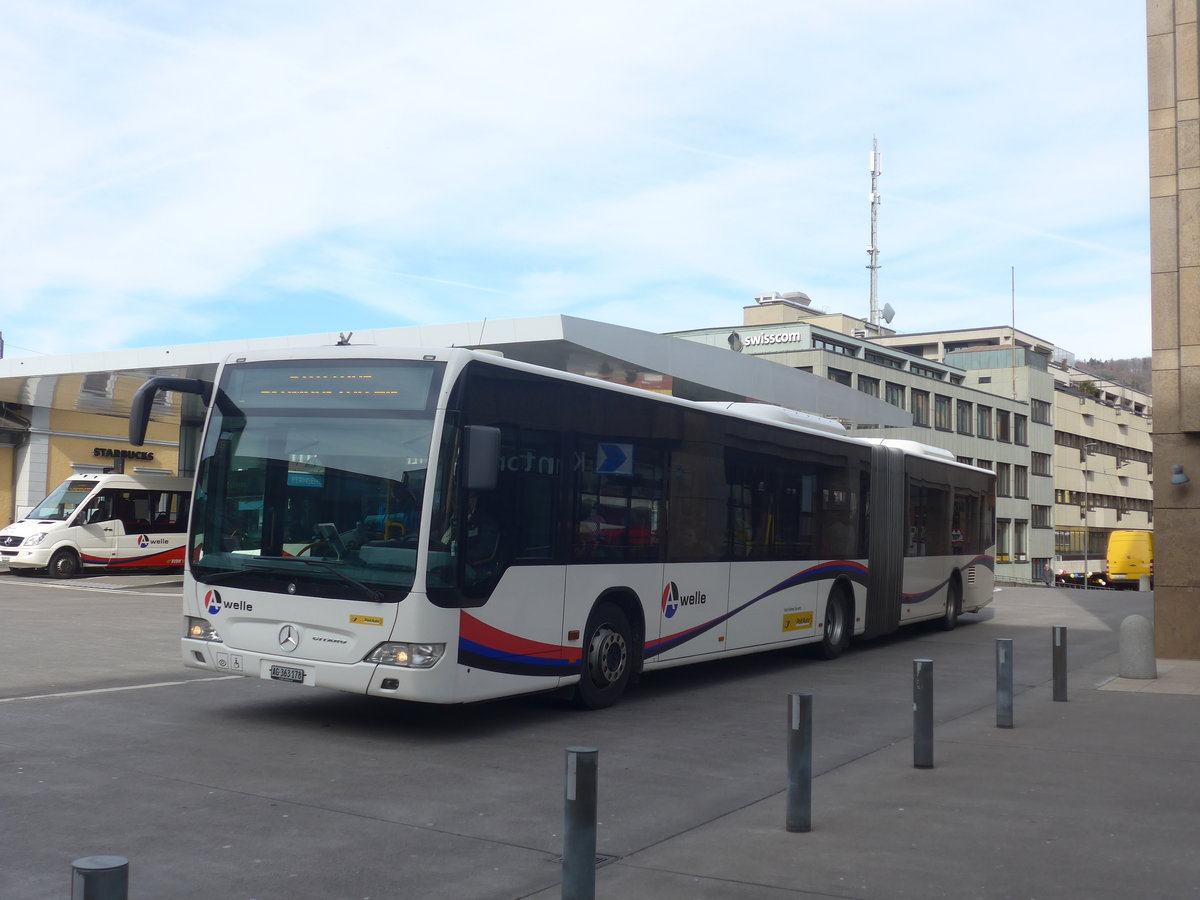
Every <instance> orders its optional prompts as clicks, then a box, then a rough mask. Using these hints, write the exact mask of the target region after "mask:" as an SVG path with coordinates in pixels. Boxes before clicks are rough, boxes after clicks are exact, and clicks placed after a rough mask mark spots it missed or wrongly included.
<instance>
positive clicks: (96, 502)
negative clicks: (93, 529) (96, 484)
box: [83, 491, 114, 525]
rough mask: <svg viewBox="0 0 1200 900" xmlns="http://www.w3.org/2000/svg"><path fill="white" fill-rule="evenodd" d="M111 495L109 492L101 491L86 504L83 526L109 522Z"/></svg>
mask: <svg viewBox="0 0 1200 900" xmlns="http://www.w3.org/2000/svg"><path fill="white" fill-rule="evenodd" d="M112 501H113V498H112V493H111V492H110V491H101V492H100V493H99V494H98V495H96V496H95V497H94V498H92V500H90V501H89V502H88V505H87V508H86V509H85V510H84V511H83V524H84V525H94V524H96V523H97V522H109V521H111V520H112V519H113V518H114V516H113V505H112Z"/></svg>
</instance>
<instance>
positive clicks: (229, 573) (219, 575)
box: [192, 568, 258, 584]
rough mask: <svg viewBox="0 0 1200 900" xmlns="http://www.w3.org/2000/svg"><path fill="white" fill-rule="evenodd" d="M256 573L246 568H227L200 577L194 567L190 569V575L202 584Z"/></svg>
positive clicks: (215, 582) (218, 582)
mask: <svg viewBox="0 0 1200 900" xmlns="http://www.w3.org/2000/svg"><path fill="white" fill-rule="evenodd" d="M251 574H253V575H257V574H258V573H257V572H250V571H249V570H248V569H227V570H226V571H224V572H213V573H212V574H211V575H205V576H204V577H203V578H201V577H200V576H199V575H197V574H196V571H195V569H194V568H193V570H192V576H193V577H194V578H195V579H196V580H197V581H199V582H201V583H203V584H220V583H221V582H222V581H232V580H233V579H235V578H238V577H240V576H242V575H251Z"/></svg>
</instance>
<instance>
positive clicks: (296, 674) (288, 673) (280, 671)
mask: <svg viewBox="0 0 1200 900" xmlns="http://www.w3.org/2000/svg"><path fill="white" fill-rule="evenodd" d="M268 674H269V675H270V676H271V678H272V679H274V680H275V681H290V682H292V683H293V684H304V670H303V669H296V668H293V667H292V666H271V668H270V671H269V673H268Z"/></svg>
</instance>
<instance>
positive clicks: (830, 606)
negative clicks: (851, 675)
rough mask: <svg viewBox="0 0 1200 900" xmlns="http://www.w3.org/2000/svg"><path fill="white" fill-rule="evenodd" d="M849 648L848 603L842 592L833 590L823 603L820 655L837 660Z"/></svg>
mask: <svg viewBox="0 0 1200 900" xmlns="http://www.w3.org/2000/svg"><path fill="white" fill-rule="evenodd" d="M849 646H850V603H849V601H847V599H846V594H845V592H844V591H841V590H835V591H834V593H832V594H830V596H829V599H828V600H827V601H826V603H825V628H824V631H823V632H822V633H821V655H822V656H824V657H825V658H826V659H837V658H838V657H839V656H841V655H842V654H843V653H844V652H845V651H846V648H847V647H849Z"/></svg>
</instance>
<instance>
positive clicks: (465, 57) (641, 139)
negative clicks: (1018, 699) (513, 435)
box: [0, 0, 1150, 360]
mask: <svg viewBox="0 0 1200 900" xmlns="http://www.w3.org/2000/svg"><path fill="white" fill-rule="evenodd" d="M1145 48H1146V37H1145V10H1144V4H1142V3H1141V2H1130V0H1094V2H1092V3H1090V4H1087V5H1086V6H1080V4H1078V3H1077V2H1073V0H1072V2H1068V0H1011V2H1008V3H1003V4H997V3H992V2H988V3H984V2H977V0H857V2H854V3H829V2H827V0H741V2H737V3H733V2H729V0H725V2H715V0H679V2H677V0H605V2H602V3H601V2H593V0H571V2H563V0H559V2H550V0H546V2H538V0H503V2H496V0H480V2H474V0H446V2H438V3H433V2H415V0H393V2H384V0H379V2H367V0H338V2H316V0H278V2H275V0H236V2H234V0H206V2H203V3H196V2H194V0H144V2H137V0H113V2H105V3H95V2H88V3H84V2H79V3H71V2H63V0H28V2H27V0H0V115H2V116H3V120H4V122H5V128H4V134H5V137H4V140H2V141H0V332H2V333H3V337H4V340H5V343H6V348H5V356H6V357H7V358H15V357H22V356H37V355H41V354H61V353H74V352H83V351H93V350H113V349H120V348H132V347H151V346H153V347H157V346H164V345H173V344H185V343H195V342H203V341H217V340H220V341H228V340H237V339H241V338H255V337H271V336H280V335H291V334H310V333H320V332H331V333H339V332H346V331H356V330H358V331H361V330H364V329H370V328H384V327H395V326H405V325H419V324H434V323H445V322H461V321H478V320H482V319H500V318H509V317H516V316H534V315H545V314H564V315H571V316H579V317H583V318H588V319H596V320H599V321H603V322H609V323H613V324H617V325H624V326H629V327H634V328H641V329H646V330H649V331H656V332H664V331H679V330H685V329H691V328H709V327H724V326H727V325H728V326H736V325H740V324H741V322H742V307H743V306H746V305H748V304H751V303H753V302H754V298H755V297H756V296H758V295H762V294H769V293H771V292H772V291H780V292H787V291H803V292H805V293H807V294H808V295H809V296H810V297H811V298H812V301H813V306H815V307H817V308H819V309H824V310H828V311H830V312H844V313H848V314H851V315H856V316H860V317H867V316H868V315H869V310H870V274H869V271H868V269H867V265H868V263H869V262H870V259H869V257H868V254H867V247H868V246H869V244H870V202H869V195H870V190H871V179H870V171H869V170H870V165H869V160H870V151H871V147H872V141H873V140H877V141H878V146H879V152H880V153H881V154H882V156H881V160H882V174H881V175H880V176H879V181H878V191H879V194H880V197H881V203H880V205H879V207H878V238H877V245H878V247H879V250H880V254H879V264H880V266H881V268H880V269H879V270H878V302H879V305H880V307H882V306H883V304H885V303H887V304H890V305H891V306H892V307H893V308H894V309H895V310H896V315H895V318H894V319H893V321H892V324H891V327H893V328H895V329H896V330H898V331H900V332H918V331H930V330H935V329H937V330H940V329H945V328H969V327H974V326H987V325H1005V324H1009V323H1010V322H1011V321H1013V320H1014V318H1015V322H1016V326H1017V327H1018V328H1019V329H1021V330H1024V331H1027V332H1030V333H1032V334H1034V335H1036V336H1038V337H1040V338H1042V339H1043V340H1046V341H1050V342H1052V343H1054V344H1056V345H1058V346H1059V347H1062V348H1064V349H1066V350H1069V351H1071V352H1073V353H1075V354H1076V356H1077V357H1078V358H1079V359H1080V360H1084V359H1087V358H1089V357H1095V358H1099V359H1106V358H1113V357H1129V356H1145V355H1149V353H1150V299H1149V284H1150V277H1149V266H1150V263H1149V224H1148V222H1149V218H1148V162H1147V124H1146V123H1147V110H1146V106H1147V103H1146V50H1145ZM1014 310H1015V316H1014Z"/></svg>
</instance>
